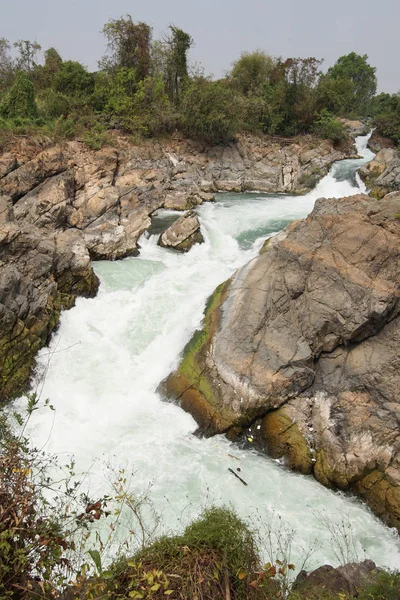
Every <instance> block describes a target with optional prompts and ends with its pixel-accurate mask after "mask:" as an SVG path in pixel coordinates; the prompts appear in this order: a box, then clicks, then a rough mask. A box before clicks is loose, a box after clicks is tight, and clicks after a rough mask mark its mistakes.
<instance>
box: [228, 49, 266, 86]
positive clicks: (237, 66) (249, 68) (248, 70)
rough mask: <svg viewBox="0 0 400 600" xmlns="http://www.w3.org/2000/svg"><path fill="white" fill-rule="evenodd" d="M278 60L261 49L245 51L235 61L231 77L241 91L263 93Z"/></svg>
mask: <svg viewBox="0 0 400 600" xmlns="http://www.w3.org/2000/svg"><path fill="white" fill-rule="evenodd" d="M276 62H277V61H276V60H275V59H273V58H272V57H271V56H269V55H268V54H266V53H265V52H262V51H261V50H257V51H256V52H251V53H250V52H243V54H241V56H240V58H239V59H238V60H237V61H236V62H235V63H234V65H233V67H232V71H231V74H230V77H231V79H232V82H233V84H234V86H235V87H236V89H237V90H238V91H239V92H240V93H242V94H246V95H247V94H259V95H262V92H263V89H264V86H265V85H266V84H268V83H270V78H271V75H272V73H273V71H274V69H275V67H276Z"/></svg>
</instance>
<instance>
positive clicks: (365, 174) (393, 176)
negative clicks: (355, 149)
mask: <svg viewBox="0 0 400 600" xmlns="http://www.w3.org/2000/svg"><path fill="white" fill-rule="evenodd" d="M360 174H361V176H362V178H363V179H364V180H365V181H366V183H367V185H368V186H369V187H371V188H372V192H371V194H372V195H373V196H375V197H377V198H382V197H383V196H385V195H386V194H387V193H389V192H393V191H398V190H400V153H399V151H398V150H396V149H394V148H383V149H382V150H380V151H379V152H378V154H377V155H376V156H375V158H374V159H373V160H372V161H371V162H369V163H368V164H366V165H365V166H364V167H363V168H362V169H361V170H360Z"/></svg>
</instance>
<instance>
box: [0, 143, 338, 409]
mask: <svg viewBox="0 0 400 600" xmlns="http://www.w3.org/2000/svg"><path fill="white" fill-rule="evenodd" d="M348 150H349V149H348V148H344V149H342V150H337V149H335V148H334V147H333V145H332V143H331V142H329V141H323V140H318V139H315V138H312V137H311V136H306V137H304V138H298V139H293V140H280V141H277V140H273V139H269V138H266V137H255V136H240V137H239V138H238V141H237V143H232V144H230V145H227V146H216V147H206V146H204V145H202V144H200V143H197V142H192V141H190V140H181V141H179V140H174V139H169V140H165V141H163V142H162V143H161V142H157V141H148V142H143V143H142V144H141V145H138V146H134V145H132V144H131V143H129V141H128V140H127V139H125V138H122V137H117V138H116V139H115V147H106V148H103V149H102V150H99V151H98V152H94V151H91V150H89V149H88V148H87V147H86V146H85V145H84V144H83V143H80V142H78V141H74V142H67V143H64V144H62V145H54V144H53V143H52V142H51V140H50V139H48V138H41V139H36V140H35V139H32V138H20V139H18V140H17V141H16V142H15V143H14V144H13V145H12V146H10V147H9V148H8V151H7V152H5V153H3V154H2V155H0V402H1V401H4V400H6V399H8V398H10V397H12V396H15V395H18V394H19V393H20V392H21V391H22V390H23V389H24V387H25V386H26V384H27V381H28V379H29V375H30V373H31V371H32V366H33V364H34V357H35V355H36V352H37V351H38V350H39V348H41V347H42V346H43V345H44V344H46V343H47V342H48V340H49V337H50V335H51V332H52V331H53V329H54V328H55V326H56V325H57V323H58V319H59V315H60V311H61V309H62V308H68V307H70V306H72V305H73V303H74V301H75V297H76V296H77V295H84V296H93V295H94V294H96V291H97V287H98V281H97V278H96V276H95V275H94V273H93V271H92V268H91V266H90V259H92V260H94V259H111V260H113V259H118V258H123V257H126V256H131V255H135V254H137V253H138V244H137V241H138V238H139V237H140V235H141V234H142V233H143V232H144V231H145V230H146V229H147V228H148V227H149V226H150V215H151V214H152V213H153V212H154V211H155V210H157V209H158V208H160V207H166V208H173V209H177V210H186V209H188V208H193V207H195V206H197V205H198V204H201V203H202V202H204V201H206V200H212V199H213V194H214V193H215V192H217V191H243V190H249V189H259V190H265V191H271V192H272V191H274V192H291V193H299V192H302V191H304V190H305V189H306V188H307V184H309V185H310V184H311V180H313V181H314V180H315V178H316V177H320V176H322V175H323V174H324V173H325V172H326V171H327V169H328V167H329V165H330V164H331V163H332V162H333V161H335V160H340V159H342V158H344V157H345V156H346V154H347V155H348Z"/></svg>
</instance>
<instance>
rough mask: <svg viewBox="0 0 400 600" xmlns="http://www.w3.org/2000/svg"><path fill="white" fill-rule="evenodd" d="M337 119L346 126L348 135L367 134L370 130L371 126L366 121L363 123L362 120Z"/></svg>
mask: <svg viewBox="0 0 400 600" xmlns="http://www.w3.org/2000/svg"><path fill="white" fill-rule="evenodd" d="M339 121H341V122H342V123H343V125H344V126H345V127H346V129H347V131H348V132H349V135H350V136H351V137H353V138H354V137H356V136H358V135H367V134H368V133H369V132H370V130H371V126H370V125H369V124H368V123H365V122H363V121H357V120H350V119H341V118H340V119H339Z"/></svg>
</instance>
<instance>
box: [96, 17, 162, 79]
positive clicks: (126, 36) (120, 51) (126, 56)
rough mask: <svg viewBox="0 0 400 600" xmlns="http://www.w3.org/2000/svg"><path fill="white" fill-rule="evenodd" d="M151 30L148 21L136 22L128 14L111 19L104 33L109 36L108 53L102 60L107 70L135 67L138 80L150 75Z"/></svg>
mask: <svg viewBox="0 0 400 600" xmlns="http://www.w3.org/2000/svg"><path fill="white" fill-rule="evenodd" d="M151 32H152V29H151V27H150V26H149V25H147V23H143V22H138V23H134V22H133V21H132V17H131V16H130V15H127V16H126V17H121V18H119V19H110V21H108V23H106V24H105V25H104V28H103V30H102V33H104V35H105V37H106V38H107V47H108V55H106V56H105V57H104V58H103V60H102V61H100V67H101V68H102V69H105V70H117V69H120V68H125V69H135V70H136V74H137V78H138V80H141V79H144V78H145V77H148V76H149V75H150V71H151Z"/></svg>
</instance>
